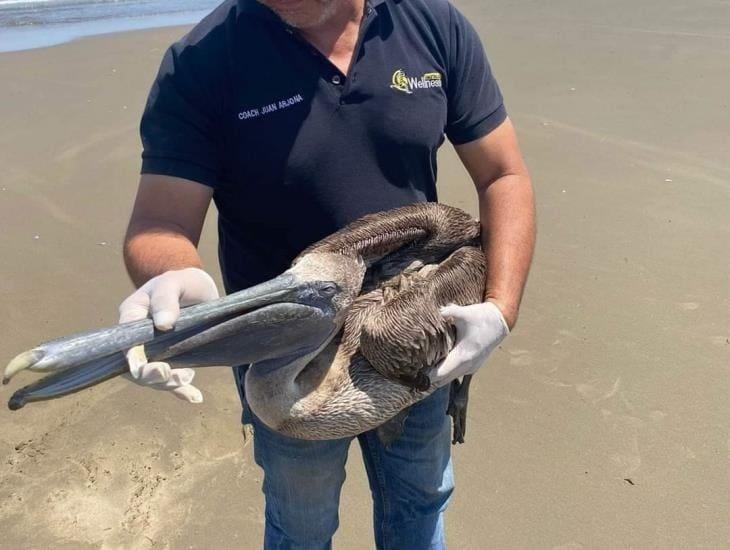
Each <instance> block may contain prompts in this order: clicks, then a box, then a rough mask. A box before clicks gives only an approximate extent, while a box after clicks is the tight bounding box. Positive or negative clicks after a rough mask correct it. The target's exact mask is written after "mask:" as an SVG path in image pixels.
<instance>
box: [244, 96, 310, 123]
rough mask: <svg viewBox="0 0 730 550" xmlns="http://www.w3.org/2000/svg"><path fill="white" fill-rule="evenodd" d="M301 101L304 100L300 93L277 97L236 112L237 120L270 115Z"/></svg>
mask: <svg viewBox="0 0 730 550" xmlns="http://www.w3.org/2000/svg"><path fill="white" fill-rule="evenodd" d="M302 101H304V98H303V97H302V95H301V94H296V95H293V96H291V97H287V98H284V99H279V100H278V101H274V102H272V103H268V104H267V105H261V106H260V107H250V108H248V109H244V110H243V111H241V112H240V113H238V120H248V119H250V118H257V117H260V116H264V115H270V114H271V113H274V112H276V111H281V110H282V109H288V108H289V107H291V106H292V105H296V104H297V103H301V102H302Z"/></svg>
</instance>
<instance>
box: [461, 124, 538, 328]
mask: <svg viewBox="0 0 730 550" xmlns="http://www.w3.org/2000/svg"><path fill="white" fill-rule="evenodd" d="M455 149H456V152H457V153H458V154H459V157H460V158H461V161H462V162H463V163H464V166H465V167H466V169H467V171H468V172H469V175H470V176H471V178H472V180H473V181H474V185H475V186H476V189H477V193H478V195H479V217H480V220H481V224H482V248H483V249H484V252H485V254H486V257H487V282H486V296H485V299H487V300H489V301H491V302H494V303H495V304H496V305H497V306H498V307H499V309H500V310H501V312H502V314H503V315H504V318H505V320H506V321H507V325H508V326H509V327H510V329H511V328H512V327H513V326H514V324H515V322H516V321H517V315H518V312H519V307H520V301H521V299H522V292H523V290H524V288H525V282H526V281H527V274H528V272H529V269H530V262H531V261H532V254H533V250H534V248H535V203H534V196H533V192H532V183H531V181H530V175H529V173H528V171H527V167H526V166H525V163H524V160H523V159H522V154H521V152H520V148H519V145H518V144H517V137H516V135H515V131H514V127H513V126H512V123H511V122H510V120H509V119H507V120H505V121H504V122H503V123H502V124H500V125H499V126H498V127H497V128H495V129H494V130H493V131H492V132H490V133H489V134H487V135H486V136H484V137H482V138H480V139H477V140H475V141H472V142H469V143H466V144H463V145H457V146H456V147H455Z"/></svg>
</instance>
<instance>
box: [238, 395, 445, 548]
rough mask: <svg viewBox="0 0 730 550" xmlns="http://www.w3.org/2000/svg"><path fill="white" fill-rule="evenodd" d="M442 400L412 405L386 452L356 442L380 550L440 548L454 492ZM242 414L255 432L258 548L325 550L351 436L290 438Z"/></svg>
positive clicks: (368, 436)
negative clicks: (261, 526) (262, 513)
mask: <svg viewBox="0 0 730 550" xmlns="http://www.w3.org/2000/svg"><path fill="white" fill-rule="evenodd" d="M448 401H449V388H448V387H445V388H442V389H440V390H438V391H436V392H435V393H434V394H432V395H431V396H429V397H428V398H426V399H424V400H423V401H421V402H419V403H417V404H416V405H414V406H413V407H411V409H410V412H409V414H408V417H407V419H406V421H405V429H404V431H403V434H402V435H401V436H400V437H399V438H398V439H396V440H395V441H394V442H393V443H392V444H391V445H390V446H388V447H385V446H384V445H383V444H382V443H381V442H380V440H379V439H378V436H377V435H376V433H375V431H369V432H365V433H363V434H360V435H359V436H357V440H358V442H359V443H360V447H361V449H362V455H363V458H364V460H365V469H366V470H367V474H368V479H369V481H370V490H371V491H372V495H373V511H374V513H373V522H374V528H375V543H376V546H377V548H378V549H387V550H390V549H398V550H420V549H427V548H428V549H441V548H445V543H444V524H443V521H444V520H443V512H444V510H445V509H446V506H447V504H448V502H449V499H450V497H451V493H452V491H453V489H454V480H453V470H452V465H451V422H450V417H449V416H447V415H446V408H447V406H448ZM244 408H246V406H245V404H244ZM246 412H247V414H246V418H247V419H250V420H251V421H252V423H253V426H254V443H253V444H254V459H255V460H256V463H257V464H258V465H259V466H260V467H261V468H262V469H263V470H264V483H263V492H264V496H265V498H266V529H265V534H264V548H265V549H266V550H273V549H277V550H289V549H292V550H293V549H302V550H315V549H320V548H322V549H326V548H331V547H332V536H333V535H334V533H335V531H336V530H337V527H338V524H339V519H338V508H339V501H340V489H341V488H342V483H343V482H344V481H345V461H346V460H347V450H348V447H349V446H350V443H351V442H352V440H353V439H355V438H354V437H348V438H344V439H336V440H332V441H305V440H301V439H292V438H289V437H285V436H283V435H281V434H279V433H277V432H274V431H273V430H271V429H269V428H268V427H266V426H265V425H264V424H263V423H262V422H261V421H260V420H259V419H258V418H256V417H255V415H253V414H252V413H251V411H250V409H249V410H247V411H246Z"/></svg>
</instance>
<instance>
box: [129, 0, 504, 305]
mask: <svg viewBox="0 0 730 550" xmlns="http://www.w3.org/2000/svg"><path fill="white" fill-rule="evenodd" d="M505 117H506V113H505V110H504V106H503V104H502V96H501V94H500V91H499V88H498V86H497V83H496V82H495V80H494V78H493V76H492V73H491V70H490V67H489V63H488V62H487V58H486V56H485V53H484V49H483V47H482V44H481V42H480V40H479V37H478V35H477V33H476V32H475V30H474V28H473V27H472V26H471V25H470V24H469V22H468V21H467V20H466V19H465V18H464V16H463V15H461V13H459V12H458V11H457V10H456V8H454V6H452V5H451V4H449V3H448V2H447V1H446V0H370V2H368V3H367V5H366V9H365V15H364V18H363V21H362V26H361V29H360V35H359V40H358V44H357V47H356V50H355V53H354V56H353V60H352V64H351V67H350V69H349V71H348V74H343V73H342V72H341V71H340V70H339V69H337V67H335V66H334V65H333V64H332V63H330V62H329V60H327V58H326V57H325V56H324V55H322V54H321V53H320V52H319V51H317V50H316V49H315V48H314V47H313V46H312V45H310V44H309V43H308V42H306V41H305V40H304V39H303V38H302V37H301V36H300V35H299V34H298V32H297V30H296V29H294V28H292V27H289V26H288V25H286V24H285V23H284V22H283V21H282V20H281V19H279V18H278V16H277V15H276V14H275V13H274V12H272V11H271V10H269V9H268V8H266V7H265V6H263V5H262V4H259V3H258V2H256V1H255V0H238V1H235V0H228V1H226V2H224V3H223V4H221V5H220V6H219V7H218V8H216V9H215V10H214V11H213V12H212V13H211V14H210V15H208V16H207V17H206V18H205V19H203V20H202V21H201V22H200V23H199V24H198V25H197V26H196V27H195V28H194V29H193V30H192V31H191V32H190V33H189V34H187V35H186V36H185V37H184V38H182V40H180V41H179V42H178V43H176V44H174V45H173V46H172V47H171V48H170V49H169V50H168V51H167V53H166V54H165V56H164V59H163V61H162V65H161V67H160V71H159V74H158V75H157V78H156V80H155V82H154V84H153V86H152V90H151V92H150V95H149V98H148V101H147V105H146V108H145V111H144V115H143V117H142V123H141V135H142V144H143V149H144V150H143V154H142V158H143V161H142V172H143V173H152V174H163V175H170V176H177V177H181V178H186V179H189V180H193V181H196V182H199V183H202V184H204V185H208V186H210V187H212V188H213V189H214V195H213V197H214V201H215V204H216V206H217V208H218V213H219V219H218V225H219V227H218V229H219V239H220V244H219V257H220V262H221V269H222V272H223V277H224V281H225V286H226V290H227V291H228V292H232V291H235V290H239V289H241V288H245V287H247V286H250V285H253V284H256V283H258V282H260V281H263V280H266V279H268V278H271V277H273V276H275V275H278V274H279V273H281V272H282V271H283V270H285V269H286V268H287V267H288V266H289V264H290V262H291V261H292V259H293V258H294V257H295V256H296V255H297V254H298V253H299V252H300V251H301V250H302V249H303V248H305V247H306V246H308V245H309V244H311V243H313V242H315V241H317V240H319V239H321V238H322V237H324V236H325V235H328V234H330V233H332V232H333V231H335V230H337V229H339V228H340V227H342V226H344V225H345V224H347V223H349V222H351V221H352V220H354V219H356V218H358V217H360V216H362V215H364V214H367V213H371V212H377V211H380V210H386V209H389V208H394V207H398V206H403V205H406V204H412V203H414V202H422V201H435V200H437V197H436V151H437V149H438V148H439V146H440V145H441V144H442V143H443V141H444V136H446V137H448V138H449V140H450V141H451V142H453V143H454V144H461V143H466V142H469V141H472V140H475V139H477V138H480V137H482V136H484V135H486V134H487V133H489V132H490V131H491V130H492V129H494V128H495V127H496V126H498V125H499V124H500V123H501V122H502V121H504V119H505Z"/></svg>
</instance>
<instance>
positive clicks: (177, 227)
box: [124, 174, 213, 286]
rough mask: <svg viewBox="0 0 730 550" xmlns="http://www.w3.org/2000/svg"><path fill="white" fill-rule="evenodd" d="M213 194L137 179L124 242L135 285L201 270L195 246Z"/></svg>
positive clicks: (180, 182)
mask: <svg viewBox="0 0 730 550" xmlns="http://www.w3.org/2000/svg"><path fill="white" fill-rule="evenodd" d="M212 196H213V189H212V188H210V187H208V186H206V185H202V184H200V183H196V182H194V181H190V180H186V179H182V178H175V177H171V176H161V175H154V174H143V175H142V177H141V179H140V183H139V189H138V190H137V198H136V200H135V203H134V209H133V211H132V216H131V218H130V221H129V227H128V228H127V235H126V237H125V240H124V262H125V265H126V266H127V271H128V272H129V276H130V277H131V278H132V281H133V282H134V284H135V286H141V285H142V284H144V283H145V282H146V281H148V280H149V279H151V278H152V277H155V276H157V275H160V274H162V273H164V272H165V271H169V270H178V269H183V268H186V267H198V268H199V267H201V265H202V263H201V260H200V256H199V255H198V251H197V248H196V247H197V245H198V241H199V239H200V233H201V231H202V228H203V222H204V221H205V215H206V213H207V211H208V207H209V206H210V200H211V197H212Z"/></svg>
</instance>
